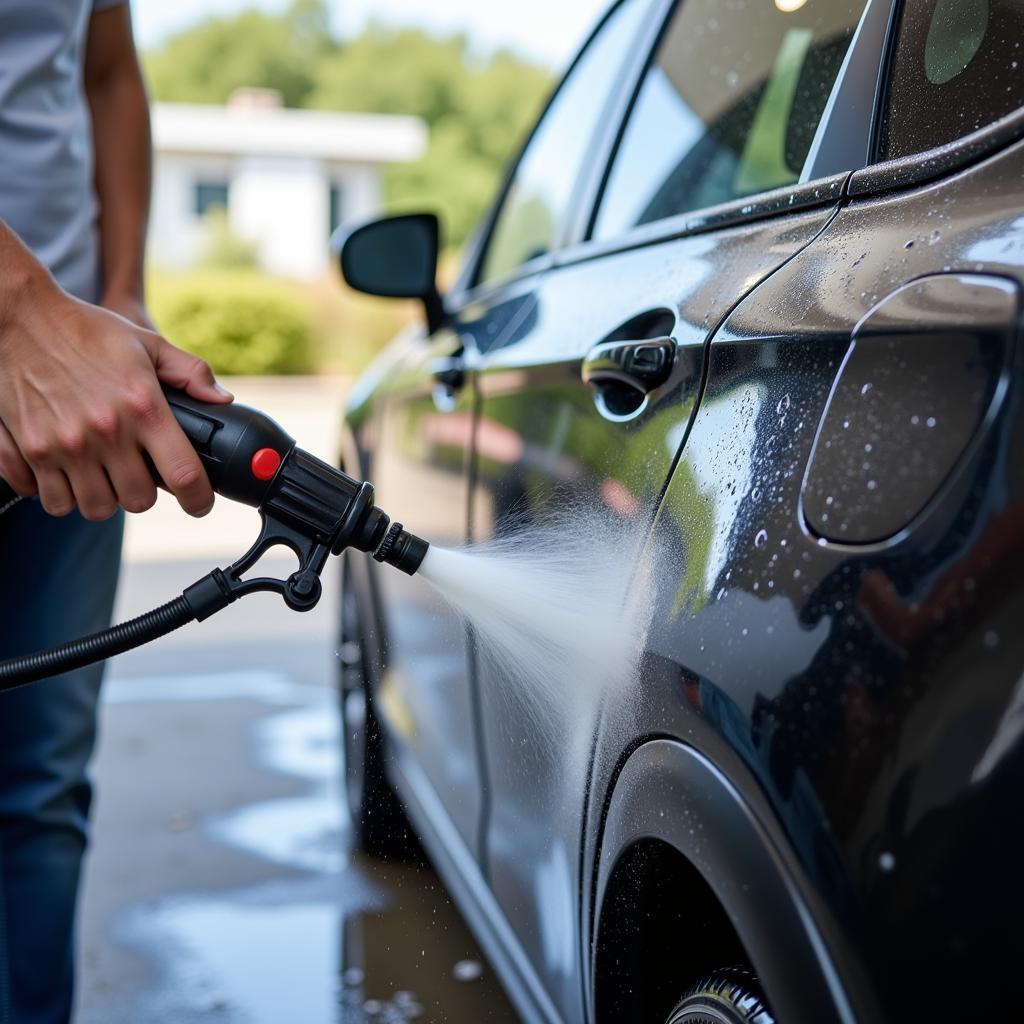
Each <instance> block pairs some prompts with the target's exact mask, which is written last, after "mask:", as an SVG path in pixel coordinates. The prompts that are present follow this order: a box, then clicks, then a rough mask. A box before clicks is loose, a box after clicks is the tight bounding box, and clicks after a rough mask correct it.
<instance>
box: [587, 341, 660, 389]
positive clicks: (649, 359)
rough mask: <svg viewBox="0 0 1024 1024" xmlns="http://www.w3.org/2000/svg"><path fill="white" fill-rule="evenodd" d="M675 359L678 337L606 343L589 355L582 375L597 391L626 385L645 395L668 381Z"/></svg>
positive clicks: (597, 346) (595, 347)
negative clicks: (610, 385)
mask: <svg viewBox="0 0 1024 1024" xmlns="http://www.w3.org/2000/svg"><path fill="white" fill-rule="evenodd" d="M675 359H676V340H675V338H646V339H644V340H643V341H605V342H602V343H601V344H600V345H595V346H594V347H593V348H592V349H591V350H590V351H589V352H588V353H587V355H586V358H585V359H584V360H583V367H582V371H581V372H582V376H583V381H584V383H586V384H592V385H593V386H594V387H595V388H602V387H605V386H606V385H609V384H619V385H623V384H624V385H626V386H627V387H630V388H633V389H634V390H635V391H639V392H640V393H641V394H644V395H646V394H647V393H648V392H650V391H653V390H654V389H655V388H658V387H661V385H662V384H664V383H665V381H667V380H668V379H669V377H670V376H671V374H672V367H673V365H674V364H675Z"/></svg>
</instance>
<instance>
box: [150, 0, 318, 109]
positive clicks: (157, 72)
mask: <svg viewBox="0 0 1024 1024" xmlns="http://www.w3.org/2000/svg"><path fill="white" fill-rule="evenodd" d="M334 45H335V44H334V42H333V41H332V39H331V36H330V33H329V30H328V13H327V6H326V3H325V2H324V0H293V3H292V4H291V6H290V7H289V8H288V9H287V10H286V11H285V12H284V13H283V14H280V15H276V16H271V15H267V14H263V13H261V12H259V11H251V10H250V11H243V12H242V13H240V14H238V15H235V16H234V17H230V18H207V19H206V20H205V21H202V22H200V23H199V24H198V25H196V26H194V27H192V28H189V29H186V30H185V31H184V32H181V33H180V34H178V35H176V36H174V37H172V38H171V39H169V40H168V41H167V42H166V43H165V44H164V46H163V47H162V48H161V49H159V50H157V51H156V52H153V53H149V54H146V55H145V57H144V64H145V69H146V75H147V78H148V79H149V84H150V89H151V90H152V93H153V95H154V96H155V97H156V98H157V99H160V100H168V101H172V102H179V103H225V102H227V99H228V97H229V96H230V95H231V93H232V91H233V90H234V89H236V88H238V87H239V86H244V85H251V86H258V87H262V88H266V89H277V90H278V91H279V92H280V93H281V95H282V97H283V100H284V103H285V105H286V106H292V107H295V106H300V105H301V104H302V102H303V101H304V99H305V98H306V96H307V95H308V94H309V92H310V91H311V89H312V88H313V85H314V80H313V69H314V67H315V66H316V63H317V62H318V60H319V59H320V57H321V55H322V54H323V53H324V52H325V50H327V49H329V48H330V47H332V46H334Z"/></svg>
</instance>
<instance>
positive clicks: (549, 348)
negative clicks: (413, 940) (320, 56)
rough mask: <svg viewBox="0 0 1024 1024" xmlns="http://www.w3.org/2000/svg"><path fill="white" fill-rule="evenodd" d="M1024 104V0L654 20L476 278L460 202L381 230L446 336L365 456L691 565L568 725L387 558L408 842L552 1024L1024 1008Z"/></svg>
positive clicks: (562, 141) (528, 1016)
mask: <svg viewBox="0 0 1024 1024" xmlns="http://www.w3.org/2000/svg"><path fill="white" fill-rule="evenodd" d="M1022 106H1024V3H1022V2H1021V0H905V2H903V3H901V2H898V0H679V2H675V0H622V2H620V3H617V4H615V5H614V6H612V8H611V9H610V10H609V11H608V13H607V14H606V16H605V17H604V19H603V20H602V21H601V23H600V24H599V25H598V27H597V29H596V30H595V32H594V33H593V35H592V36H591V38H590V40H589V42H588V43H587V44H586V46H585V48H584V49H583V51H582V52H581V54H580V55H579V57H578V58H577V59H576V61H575V62H574V64H573V65H572V67H571V68H570V69H569V72H568V74H567V75H566V77H565V79H564V81H563V82H562V84H561V86H560V87H559V89H558V90H557V92H556V93H555V95H554V97H553V99H552V100H551V102H550V104H549V106H548V108H547V110H546V112H545V113H544V114H543V116H542V117H541V118H540V120H539V122H538V124H537V126H536V128H535V129H534V131H533V133H532V136H531V137H530V138H529V139H528V141H527V142H526V144H525V147H524V148H523V150H522V152H521V154H520V155H519V157H518V159H517V160H516V162H515V163H514V165H513V166H512V168H511V171H510V173H509V175H508V178H507V181H506V183H505V185H504V187H503V189H502V190H501V192H500V194H499V196H498V198H497V201H496V203H495V205H494V207H493V210H492V212H491V213H490V215H489V217H488V218H487V219H486V221H485V223H484V224H483V225H482V226H481V229H480V231H479V233H478V235H477V240H476V242H475V243H474V244H473V245H472V246H471V247H470V252H469V253H468V255H467V256H466V259H465V268H464V271H463V273H462V275H461V278H460V280H459V282H458V283H457V285H456V286H455V287H454V288H453V289H452V290H451V291H450V293H449V294H447V295H445V296H443V297H442V296H439V295H438V294H437V291H436V289H435V285H434V279H435V260H436V249H437V236H436V222H435V221H434V220H433V219H432V218H431V217H430V216H429V215H426V214H424V215H416V216H406V217H399V218H391V219H386V220H384V221H378V222H375V223H374V224H371V225H363V226H362V227H361V228H359V229H357V230H356V231H354V232H352V233H350V234H349V235H348V237H347V240H346V241H345V243H344V246H343V250H342V265H343V270H344V272H345V273H346V276H347V277H348V279H349V281H350V283H352V284H353V285H354V286H356V287H358V288H362V289H363V290H364V291H369V292H375V293H378V294H390V295H399V296H406V297H417V298H420V299H422V300H423V301H424V307H425V311H426V319H427V323H428V326H427V328H426V329H425V330H411V331H409V332H408V333H406V334H405V335H404V336H403V337H401V338H400V339H398V340H396V341H395V342H394V343H393V345H392V346H391V347H390V348H389V349H388V350H387V352H386V353H385V354H384V355H383V357H382V358H381V359H380V360H379V361H378V362H377V364H375V366H374V367H373V368H372V369H371V370H370V371H369V373H368V374H367V375H366V376H365V377H364V378H363V379H362V381H361V382H360V383H359V385H358V386H357V388H356V391H355V393H354V395H353V397H352V399H351V401H350V406H349V410H348V414H347V430H346V440H345V442H344V452H343V459H344V462H345V468H346V469H348V470H349V471H350V472H353V473H356V474H358V475H359V476H360V477H362V478H364V479H370V480H372V481H373V482H374V484H375V485H376V488H377V493H378V497H379V501H380V503H381V504H382V505H383V506H384V507H386V508H387V509H388V510H389V511H392V512H395V513H398V514H399V515H400V516H401V517H403V518H404V519H405V521H406V522H407V523H408V524H409V526H410V528H412V529H414V530H416V532H418V533H422V534H423V535H425V536H426V537H428V538H429V539H431V540H433V541H436V542H439V543H442V544H464V543H466V542H468V541H472V540H479V539H482V538H491V537H494V536H501V535H502V534H503V533H507V532H508V531H514V530H516V529H521V528H523V527H522V523H523V522H524V516H525V521H527V522H529V521H531V519H533V518H537V517H542V516H543V515H544V514H546V513H547V512H548V511H550V510H551V509H553V508H555V507H556V506H558V507H565V506H567V505H570V504H573V503H580V502H582V503H590V504H591V505H593V506H600V507H603V508H604V509H606V510H607V511H608V513H609V514H610V515H611V516H612V517H618V518H619V519H621V520H622V521H623V522H624V523H630V524H632V526H633V528H636V529H640V530H641V531H642V533H643V534H644V536H645V537H646V538H647V546H648V548H649V549H656V550H657V551H659V552H662V553H664V552H668V553H669V555H670V556H671V558H670V561H671V564H672V565H673V566H674V568H673V569H672V570H671V571H670V572H666V571H664V566H665V564H666V562H665V559H664V558H662V562H661V565H662V570H663V571H661V572H660V573H658V574H657V576H656V577H655V579H654V581H653V582H651V580H649V579H646V578H644V579H643V580H640V579H638V582H637V583H636V584H635V586H640V587H649V588H650V593H649V595H648V596H649V597H650V598H651V599H652V600H653V614H652V618H651V621H650V626H649V630H648V633H647V636H646V641H645V644H644V649H643V655H642V658H641V661H640V665H639V668H638V669H637V671H636V673H635V677H632V678H629V679H626V680H622V684H621V685H620V686H617V687H615V688H612V689H610V690H608V689H604V690H603V689H600V688H594V689H590V688H588V687H587V686H586V680H581V679H578V678H565V679H560V680H557V683H558V685H556V686H553V687H551V688H550V691H549V696H548V698H547V704H546V705H545V706H544V707H542V708H541V709H540V718H542V719H544V720H545V721H546V723H547V725H549V726H550V727H549V728H547V727H546V728H538V727H537V722H538V709H537V707H536V702H535V701H534V702H533V704H532V705H531V706H527V705H528V703H529V702H526V701H520V700H518V699H517V694H516V692H515V683H514V680H513V681H511V682H510V681H509V680H508V679H498V678H496V675H495V673H496V671H497V669H496V668H495V667H494V665H493V664H492V661H491V660H490V659H488V658H487V657H485V656H483V654H482V652H481V650H480V649H479V646H478V645H477V644H476V643H475V642H474V639H473V633H472V630H471V629H470V628H468V627H467V626H466V625H465V623H464V622H463V621H462V620H461V619H460V618H459V617H457V616H456V615H455V614H454V613H452V612H451V611H450V610H449V609H448V607H447V606H446V604H445V602H444V601H443V599H442V598H440V597H439V596H436V595H434V594H433V593H432V591H430V590H429V589H428V588H426V587H424V586H423V585H422V583H420V582H419V581H417V580H415V579H412V580H409V579H406V578H405V577H402V576H401V575H400V574H398V573H395V572H393V571H391V570H383V571H379V572H378V567H377V566H376V565H375V564H373V563H372V562H370V561H369V560H367V559H365V558H364V557H363V556H361V555H349V556H348V558H347V561H346V562H345V565H344V571H345V574H346V585H345V588H344V601H343V619H344V621H343V623H342V628H343V633H344V636H345V639H346V643H345V645H344V646H343V648H342V650H343V653H344V654H345V659H344V660H345V666H344V670H343V673H342V687H343V706H344V713H345V741H346V753H347V765H348V767H347V784H348V786H347V788H348V796H349V802H350V805H351V809H352V812H353V818H354V820H355V821H356V822H357V825H358V828H359V831H360V835H361V838H362V841H363V843H364V845H366V846H367V847H368V848H370V849H377V850H380V849H383V848H385V847H387V846H388V845H389V844H391V845H393V844H394V843H395V842H396V841H398V842H400V841H401V840H400V838H396V837H400V836H401V834H402V830H403V818H402V814H403V813H405V814H407V815H408V821H409V822H410V823H411V826H412V829H413V831H414V832H415V833H416V835H417V836H418V837H419V839H420V840H421V841H422V843H423V845H424V846H425V848H426V850H427V852H428V853H429V855H430V857H431V859H432V860H433V862H434V864H435V865H436V867H437V868H438V870H439V871H440V873H441V875H442V877H443V878H444V880H445V881H446V883H447V885H448V887H449V888H450V890H451V892H452V893H453V895H454V897H455V899H456V901H457V902H458V903H459V905H460V907H461V909H462V911H463V913H464V915H465V917H466V919H467V920H468V922H469V923H470V925H471V927H472V928H473V930H474V931H475V933H476V934H477V936H478V938H479V940H480V942H481V944H482V945H483V947H484V949H485V950H486V951H487V953H488V955H489V957H490V959H491V961H492V962H493V964H494V966H495V968H496V970H497V971H498V973H499V974H500V976H501V978H502V980H503V983H504V985H505V987H506V988H507V990H508V992H509V993H510V995H511V997H512V999H513V1001H514V1003H515V1005H516V1007H517V1008H518V1010H519V1012H520V1013H521V1015H522V1017H523V1018H524V1020H529V1021H544V1022H564V1024H579V1022H584V1021H595V1022H599V1024H622V1022H640V1024H665V1022H673V1024H682V1022H684V1021H685V1022H709V1021H710V1022H736V1021H756V1022H758V1024H768V1022H771V1021H775V1022H778V1024H801V1022H805V1024H828V1022H833V1021H837V1022H853V1021H858V1022H867V1021H883V1020H884V1021H890V1022H900V1024H907V1022H917V1021H938V1020H949V1021H953V1020H955V1021H961V1020H998V1021H1002V1020H1007V1021H1010V1020H1019V1019H1021V1016H1022V1011H1021V1009H1020V995H1019V993H1018V992H1017V989H1016V984H1017V980H1016V969H1017V966H1018V961H1019V958H1020V954H1021V953H1022V952H1024V949H1022V947H1024V942H1022V940H1021V935H1022V932H1024V927H1022V921H1024V915H1022V909H1024V908H1022V897H1021V889H1022V886H1021V880H1020V876H1021V872H1022V867H1024V829H1022V825H1021V821H1020V814H1021V801H1022V787H1024V740H1022V733H1024V680H1022V670H1024V585H1022V569H1024V504H1022V502H1024V452H1022V446H1024V418H1022V409H1021V402H1022V397H1024V395H1022V387H1024V376H1022V372H1024V371H1022V367H1021V366H1020V363H1021V361H1022V359H1024V351H1022V349H1021V346H1020V344H1019V337H1018V335H1019V328H1020V324H1021V294H1022V292H1021V289H1022V283H1024V110H1021V109H1020V108H1021V107H1022ZM513 513H514V514H513ZM593 557H595V558H600V557H602V554H601V551H600V550H595V551H594V553H593ZM659 557H660V556H659ZM563 698H564V699H563ZM400 807H401V808H404V811H403V810H401V809H400Z"/></svg>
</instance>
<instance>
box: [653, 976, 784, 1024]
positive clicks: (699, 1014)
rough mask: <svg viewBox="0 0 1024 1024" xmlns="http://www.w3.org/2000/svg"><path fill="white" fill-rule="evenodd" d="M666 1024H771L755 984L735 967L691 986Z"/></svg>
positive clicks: (769, 1016)
mask: <svg viewBox="0 0 1024 1024" xmlns="http://www.w3.org/2000/svg"><path fill="white" fill-rule="evenodd" d="M668 1024H775V1018H774V1017H773V1016H772V1015H771V1013H769V1011H768V1008H767V1007H766V1006H765V1004H764V997H763V996H762V995H761V992H760V989H759V988H758V985H757V981H756V979H755V978H754V976H753V975H752V974H750V973H749V972H748V971H745V970H742V969H741V968H738V967H732V968H729V969H727V970H723V971H717V972H716V973H714V974H712V975H710V976H709V977H707V978H705V979H704V980H703V981H700V982H698V983H697V984H696V985H694V986H693V987H692V988H691V989H690V990H689V991H688V992H687V993H686V995H685V996H683V998H682V1000H681V1001H680V1002H679V1005H678V1006H676V1008H675V1009H674V1010H673V1011H672V1013H671V1014H669V1018H668Z"/></svg>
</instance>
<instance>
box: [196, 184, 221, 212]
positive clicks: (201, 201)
mask: <svg viewBox="0 0 1024 1024" xmlns="http://www.w3.org/2000/svg"><path fill="white" fill-rule="evenodd" d="M213 206H219V207H220V208H221V209H223V210H226V209H227V208H228V183H227V182H226V181H197V182H196V187H195V211H196V216H197V217H202V216H205V214H206V213H207V212H209V210H210V208H211V207H213Z"/></svg>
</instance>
